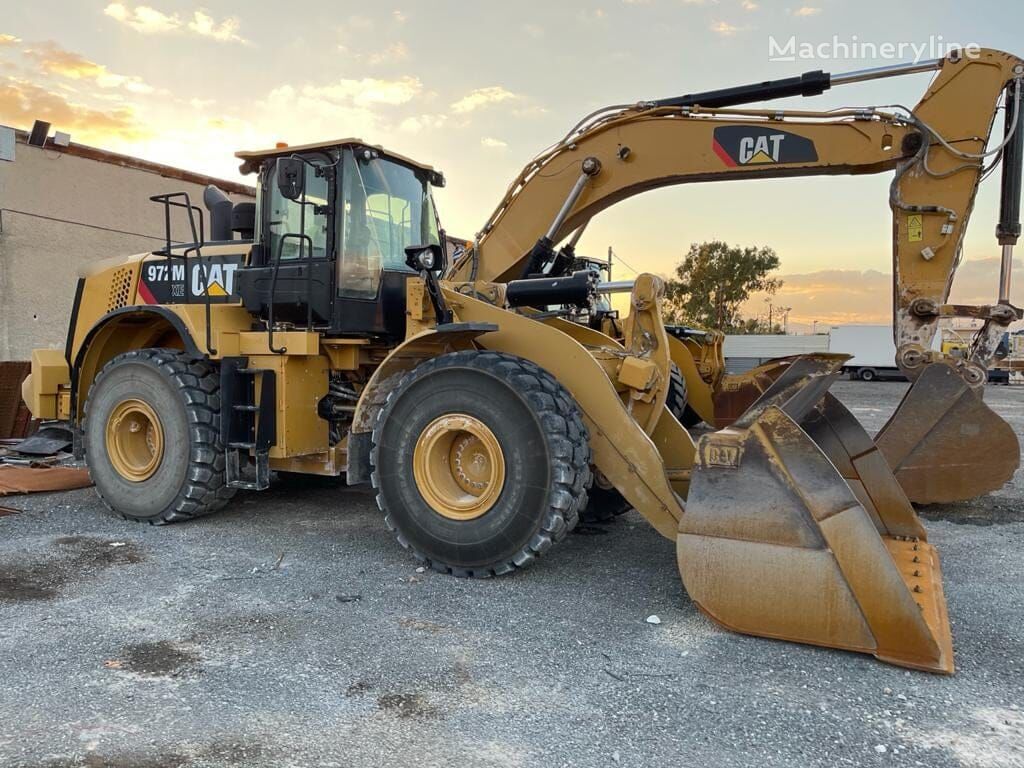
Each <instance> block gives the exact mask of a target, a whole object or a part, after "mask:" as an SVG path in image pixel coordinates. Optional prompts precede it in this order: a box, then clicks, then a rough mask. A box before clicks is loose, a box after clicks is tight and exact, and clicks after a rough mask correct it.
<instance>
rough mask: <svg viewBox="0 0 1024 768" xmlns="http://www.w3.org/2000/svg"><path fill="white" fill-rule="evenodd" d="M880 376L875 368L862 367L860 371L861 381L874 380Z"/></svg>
mask: <svg viewBox="0 0 1024 768" xmlns="http://www.w3.org/2000/svg"><path fill="white" fill-rule="evenodd" d="M877 378H878V374H877V373H875V369H874V368H862V369H861V371H860V380H861V381H874V380H875V379H877Z"/></svg>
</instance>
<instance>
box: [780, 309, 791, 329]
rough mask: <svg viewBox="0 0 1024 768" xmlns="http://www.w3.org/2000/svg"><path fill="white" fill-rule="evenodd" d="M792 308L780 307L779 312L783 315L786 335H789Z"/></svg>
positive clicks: (783, 326) (783, 327)
mask: <svg viewBox="0 0 1024 768" xmlns="http://www.w3.org/2000/svg"><path fill="white" fill-rule="evenodd" d="M792 309H793V308H792V307H779V311H780V312H781V313H782V332H783V333H785V334H788V333H789V313H790V311H791V310H792Z"/></svg>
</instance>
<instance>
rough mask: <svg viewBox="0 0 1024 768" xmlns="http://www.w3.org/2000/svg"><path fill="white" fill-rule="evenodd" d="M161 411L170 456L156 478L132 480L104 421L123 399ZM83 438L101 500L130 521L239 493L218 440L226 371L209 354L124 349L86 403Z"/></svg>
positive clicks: (180, 516) (174, 517)
mask: <svg viewBox="0 0 1024 768" xmlns="http://www.w3.org/2000/svg"><path fill="white" fill-rule="evenodd" d="M127 397H134V398H137V399H140V400H142V401H144V402H146V403H147V404H149V406H150V407H151V408H152V409H153V410H154V411H155V412H156V415H157V417H158V418H159V419H160V423H161V426H162V428H163V432H164V455H163V459H162V460H161V463H160V466H159V467H158V468H157V470H156V472H155V473H154V474H153V476H152V477H150V478H148V479H146V480H143V481H141V482H132V481H129V480H126V479H125V478H123V477H122V476H121V475H120V474H118V472H117V470H115V469H114V467H113V465H112V464H111V463H110V459H109V457H108V456H107V450H106V436H105V431H106V430H105V427H106V423H107V418H108V417H109V415H110V413H111V411H112V410H113V409H114V408H115V407H116V406H117V405H118V404H119V403H120V402H122V401H123V400H124V399H125V398H127ZM82 431H83V438H82V444H83V447H84V449H85V458H86V463H87V465H88V467H89V474H90V476H91V477H92V480H93V482H94V483H95V484H96V491H97V492H98V493H99V496H100V498H101V499H102V500H103V503H104V504H106V505H107V507H109V508H110V509H111V510H112V511H114V512H116V513H117V514H119V515H121V516H122V517H124V518H125V519H127V520H136V521H139V522H146V523H150V524H154V525H161V524H163V523H176V522H179V521H182V520H191V519H192V518H195V517H200V516H202V515H207V514H210V513H211V512H216V511H217V510H218V509H220V508H222V507H223V506H224V505H225V504H227V502H228V500H229V499H231V497H232V496H234V495H235V489H234V488H229V487H227V485H226V482H225V477H224V461H225V458H224V447H223V445H222V444H221V439H220V376H219V374H218V372H217V370H216V369H215V368H214V366H212V365H211V364H210V363H209V362H207V361H205V360H196V359H194V358H191V357H189V356H188V355H187V354H186V353H184V352H181V351H179V350H175V349H140V350H135V351H132V352H125V353H124V354H122V355H118V356H117V357H115V358H114V359H112V360H111V361H110V362H109V363H107V364H106V365H105V366H104V367H103V370H102V371H100V374H99V375H98V376H97V377H96V379H95V381H93V384H92V387H91V388H90V390H89V397H88V399H87V400H86V403H85V410H84V421H83V427H82Z"/></svg>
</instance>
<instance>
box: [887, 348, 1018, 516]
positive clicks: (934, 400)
mask: <svg viewBox="0 0 1024 768" xmlns="http://www.w3.org/2000/svg"><path fill="white" fill-rule="evenodd" d="M983 391H984V387H979V388H978V389H973V388H971V387H970V386H968V385H967V384H966V383H965V382H964V380H963V379H962V378H961V377H960V376H958V375H957V374H956V372H955V371H953V370H952V369H951V368H950V366H948V365H946V364H944V363H932V364H930V365H929V366H927V367H926V368H925V369H924V370H923V371H922V372H921V375H920V376H919V377H918V378H917V381H915V382H914V384H913V386H911V387H910V389H909V390H907V393H906V394H905V395H904V396H903V400H902V401H901V402H900V405H899V407H898V408H897V409H896V411H895V413H893V415H892V417H891V418H890V419H889V421H888V422H887V423H886V425H885V426H884V427H882V429H881V431H880V432H879V433H878V435H877V436H876V437H875V443H876V444H877V445H878V447H879V449H880V450H881V451H882V454H883V455H884V456H885V458H886V460H887V461H888V462H889V466H891V467H892V468H893V472H894V473H895V475H896V479H897V480H899V483H900V485H902V486H903V490H904V491H906V494H907V496H908V497H909V498H910V500H911V501H913V502H917V503H919V504H931V503H944V502H951V501H962V500H964V499H970V498H974V497H975V496H980V495H982V494H984V493H988V492H990V491H994V490H996V489H997V488H1001V487H1002V486H1003V485H1004V484H1005V483H1006V482H1007V481H1008V480H1009V479H1010V478H1011V477H1013V473H1014V472H1015V471H1016V469H1017V467H1019V466H1020V444H1019V443H1018V441H1017V436H1016V434H1014V431H1013V428H1012V427H1010V425H1009V424H1007V423H1006V422H1005V421H1004V420H1003V419H1002V418H1000V417H999V416H997V415H996V414H995V412H993V411H992V409H991V408H989V407H988V406H987V405H985V402H984V401H983V400H982V394H983Z"/></svg>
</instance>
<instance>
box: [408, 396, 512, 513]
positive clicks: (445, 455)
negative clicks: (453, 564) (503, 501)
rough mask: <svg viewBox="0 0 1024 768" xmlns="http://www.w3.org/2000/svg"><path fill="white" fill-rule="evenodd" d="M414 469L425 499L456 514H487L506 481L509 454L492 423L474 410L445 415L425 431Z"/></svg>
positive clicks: (439, 510)
mask: <svg viewBox="0 0 1024 768" xmlns="http://www.w3.org/2000/svg"><path fill="white" fill-rule="evenodd" d="M412 464H413V474H414V476H415V478H416V487H417V488H419V491H420V494H421V495H422V496H423V499H424V500H425V501H426V502H427V504H429V505H430V506H431V508H432V509H433V510H434V511H435V512H437V513H438V514H439V515H442V516H444V517H447V518H448V519H450V520H473V519H475V518H477V517H480V516H481V515H483V514H485V513H486V512H487V511H488V510H489V509H490V508H491V507H493V506H494V502H496V501H497V500H498V496H500V495H501V490H502V488H503V487H504V486H505V454H504V453H502V451H501V446H500V445H498V439H497V438H496V437H495V436H494V433H493V432H491V430H490V428H489V427H488V426H487V425H486V424H484V423H483V422H482V421H480V420H479V419H477V418H474V417H473V416H467V415H465V414H462V413H452V414H448V415H446V416H440V417H438V418H436V419H434V420H433V421H432V422H430V424H428V425H427V427H426V429H424V430H423V432H422V433H420V436H419V439H418V440H417V441H416V448H415V449H414V450H413V459H412Z"/></svg>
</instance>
